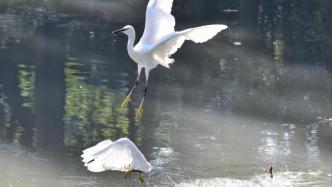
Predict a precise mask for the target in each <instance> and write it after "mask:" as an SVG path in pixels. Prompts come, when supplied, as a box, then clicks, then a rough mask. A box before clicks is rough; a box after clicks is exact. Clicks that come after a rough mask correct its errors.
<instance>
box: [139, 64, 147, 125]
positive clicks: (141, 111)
mask: <svg viewBox="0 0 332 187" xmlns="http://www.w3.org/2000/svg"><path fill="white" fill-rule="evenodd" d="M149 73H150V70H148V69H145V79H146V80H145V88H144V94H143V97H142V100H141V104H140V105H139V107H138V109H137V111H136V119H137V120H140V119H141V118H142V115H143V111H144V110H143V104H144V98H145V96H146V94H147V92H148V80H149Z"/></svg>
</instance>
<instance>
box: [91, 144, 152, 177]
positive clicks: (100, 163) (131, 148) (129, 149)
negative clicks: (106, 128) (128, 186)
mask: <svg viewBox="0 0 332 187" xmlns="http://www.w3.org/2000/svg"><path fill="white" fill-rule="evenodd" d="M92 157H93V159H92V160H90V161H89V162H85V166H86V167H87V168H88V170H89V171H92V172H102V171H105V170H119V171H130V170H139V171H144V172H149V171H151V169H152V166H151V165H150V163H149V162H147V161H146V159H145V157H144V155H143V154H142V153H141V152H140V151H139V149H138V148H137V147H136V145H135V144H134V143H133V142H131V141H130V140H129V139H128V138H121V139H119V140H117V141H115V142H113V143H112V144H110V145H108V146H107V147H104V149H102V150H99V151H98V152H95V153H94V154H93V155H92Z"/></svg>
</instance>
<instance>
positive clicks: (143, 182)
mask: <svg viewBox="0 0 332 187" xmlns="http://www.w3.org/2000/svg"><path fill="white" fill-rule="evenodd" d="M138 180H139V181H140V182H141V184H142V185H145V184H146V182H145V179H144V176H142V175H140V176H139V177H138Z"/></svg>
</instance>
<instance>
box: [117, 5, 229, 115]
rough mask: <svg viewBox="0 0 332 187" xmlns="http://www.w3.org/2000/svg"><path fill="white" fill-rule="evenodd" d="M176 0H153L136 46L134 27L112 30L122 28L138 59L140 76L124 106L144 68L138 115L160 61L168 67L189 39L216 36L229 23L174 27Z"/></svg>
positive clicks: (195, 40) (200, 39)
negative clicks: (172, 11)
mask: <svg viewBox="0 0 332 187" xmlns="http://www.w3.org/2000/svg"><path fill="white" fill-rule="evenodd" d="M172 5H173V0H150V1H149V3H148V6H147V10H146V20H145V28H144V33H143V36H142V38H141V39H140V41H139V42H138V43H137V44H136V45H135V46H134V42H135V37H136V35H135V29H134V28H133V27H132V26H130V25H127V26H125V27H123V28H122V29H120V30H117V31H114V32H113V33H119V32H122V33H124V34H126V35H127V36H128V44H127V50H128V54H129V56H130V58H131V59H132V60H133V61H134V62H136V63H137V79H136V83H135V85H134V86H133V88H132V89H131V90H130V92H129V94H128V96H127V97H126V98H125V99H124V101H123V102H122V104H121V108H122V109H123V108H125V107H127V105H128V102H129V101H130V97H131V95H132V93H133V91H134V90H135V88H136V86H137V84H138V82H139V77H140V73H141V70H142V69H143V68H144V70H145V89H144V95H143V97H142V100H141V103H140V106H139V108H138V110H137V114H136V117H140V116H141V115H142V113H143V102H144V97H145V96H146V93H147V90H148V79H149V73H150V71H151V70H152V69H154V68H155V67H156V66H157V65H159V64H160V65H162V66H164V67H166V68H169V64H171V63H173V62H174V60H173V59H172V58H170V56H171V55H172V54H174V53H175V52H176V51H177V50H178V49H179V48H180V47H181V46H182V44H183V43H184V42H185V41H186V40H191V41H193V42H195V43H203V42H206V41H208V40H209V39H211V38H213V37H214V36H215V35H216V34H217V33H219V32H220V31H222V30H224V29H226V28H227V26H226V25H220V24H215V25H206V26H201V27H195V28H190V29H186V30H182V31H175V30H174V27H175V18H174V17H173V15H172V14H171V10H172Z"/></svg>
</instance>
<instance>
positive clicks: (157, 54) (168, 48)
mask: <svg viewBox="0 0 332 187" xmlns="http://www.w3.org/2000/svg"><path fill="white" fill-rule="evenodd" d="M224 29H227V26H226V25H206V26H201V27H195V28H190V29H186V30H183V31H179V32H174V33H172V34H170V35H169V36H166V37H164V38H163V39H162V40H161V41H159V42H158V43H157V44H156V45H155V47H154V49H153V53H154V58H155V59H156V60H157V61H158V62H159V63H160V64H161V65H163V66H165V67H167V68H168V67H169V64H170V63H173V61H174V60H173V59H171V58H169V57H170V56H171V55H172V54H174V53H175V52H176V51H177V50H178V49H179V48H180V47H181V46H182V45H183V43H184V42H185V41H186V40H191V41H193V42H195V43H203V42H206V41H208V40H210V39H211V38H213V37H214V36H215V35H216V34H218V33H219V32H220V31H222V30H224Z"/></svg>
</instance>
